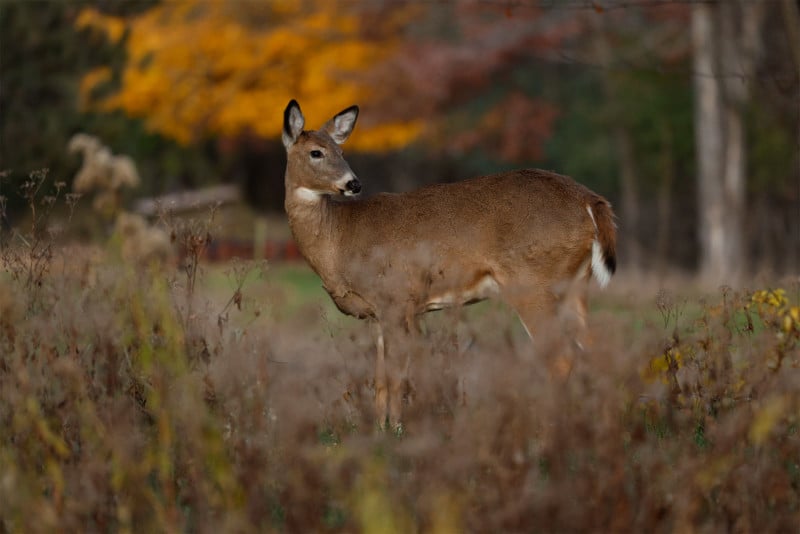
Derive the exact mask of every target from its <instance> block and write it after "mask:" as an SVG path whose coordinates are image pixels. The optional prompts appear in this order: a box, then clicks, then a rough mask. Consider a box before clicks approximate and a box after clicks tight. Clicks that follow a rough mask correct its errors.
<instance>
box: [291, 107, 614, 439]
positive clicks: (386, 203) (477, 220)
mask: <svg viewBox="0 0 800 534" xmlns="http://www.w3.org/2000/svg"><path fill="white" fill-rule="evenodd" d="M357 113H358V110H357V108H355V107H353V108H348V109H347V110H345V111H343V112H342V113H340V114H339V115H337V116H336V117H334V118H333V119H331V121H329V122H328V123H327V124H326V125H325V126H324V127H323V128H321V129H320V130H318V131H303V125H304V119H303V117H302V114H301V113H300V109H299V106H297V103H296V102H294V101H292V102H291V103H290V104H289V106H288V107H287V109H286V114H285V122H284V134H283V135H284V144H285V145H286V149H287V155H288V163H287V170H286V202H285V207H286V212H287V214H288V217H289V223H290V226H291V229H292V232H293V234H294V237H295V239H296V241H297V243H298V246H299V248H300V251H301V252H302V254H303V255H304V257H305V258H306V259H307V260H308V262H309V263H310V264H311V266H312V268H313V269H314V270H315V271H316V272H317V274H319V276H320V278H321V279H322V281H323V284H324V285H325V289H326V290H327V291H328V293H329V294H330V295H331V298H332V299H333V300H334V302H335V303H336V305H337V307H338V308H339V309H340V310H341V311H342V312H343V313H346V314H349V315H353V316H356V317H359V318H369V319H373V320H375V321H376V322H377V323H378V324H379V326H380V330H381V332H382V333H383V334H384V335H385V336H386V339H387V344H386V346H384V339H383V336H381V337H380V338H379V340H378V361H377V366H376V409H377V412H378V413H377V415H378V419H379V421H381V422H383V420H384V418H385V417H386V415H388V416H389V419H390V423H392V424H399V417H400V398H399V397H400V381H401V379H402V377H401V376H399V374H400V370H401V369H402V368H403V367H404V366H405V362H401V360H403V359H404V358H403V357H402V355H401V354H399V352H400V351H399V350H398V348H399V347H398V346H400V345H402V341H401V338H402V336H403V335H407V334H408V333H410V332H412V331H413V330H414V328H415V319H416V317H418V316H419V315H421V314H423V313H425V312H427V311H430V310H434V309H440V308H443V307H448V306H454V305H461V304H467V303H471V302H475V301H478V300H483V299H486V298H491V297H499V298H501V299H502V300H504V301H506V302H507V303H508V304H509V305H510V306H511V307H513V308H514V309H515V310H516V311H517V313H518V314H519V316H520V318H521V320H522V322H523V324H524V325H525V327H526V329H527V331H528V333H529V334H530V335H531V336H532V337H534V338H535V337H536V335H537V333H538V331H539V327H540V325H542V324H545V323H549V324H552V323H550V322H549V319H551V318H552V317H553V316H554V315H555V314H556V312H557V309H558V306H559V305H560V304H561V305H563V306H565V307H566V308H567V309H568V310H569V311H570V313H571V314H572V315H573V317H574V318H575V319H577V322H578V323H579V327H582V326H583V323H584V321H585V314H586V289H587V287H586V286H587V283H588V280H589V278H590V277H591V275H592V274H594V275H595V277H596V278H597V279H598V281H600V283H601V284H602V285H604V284H605V283H606V282H607V281H608V278H609V277H610V276H611V274H612V273H613V271H614V267H615V230H614V223H613V213H612V211H611V208H610V205H609V204H608V202H607V201H606V200H605V199H604V198H602V197H601V196H599V195H597V194H595V193H593V192H592V191H590V190H589V189H587V188H586V187H584V186H582V185H580V184H578V183H576V182H575V181H574V180H572V179H570V178H568V177H565V176H561V175H558V174H555V173H552V172H548V171H542V170H519V171H511V172H506V173H501V174H494V175H490V176H483V177H480V178H474V179H471V180H466V181H463V182H457V183H452V184H439V185H433V186H429V187H424V188H422V189H418V190H416V191H413V192H410V193H404V194H387V193H384V194H379V195H376V196H373V197H370V198H366V199H360V198H356V197H355V194H357V193H358V192H359V191H360V183H359V182H358V180H357V179H356V178H355V176H354V174H353V173H352V171H351V170H350V167H349V166H348V165H347V163H346V162H345V160H344V159H343V157H342V153H341V149H340V148H339V144H341V143H342V142H344V140H345V139H346V138H347V136H348V135H349V133H350V131H352V128H353V126H354V124H355V120H356V117H357ZM559 284H568V285H570V286H575V285H576V284H577V285H578V288H577V291H576V290H575V288H574V287H571V289H569V290H568V291H562V290H561V289H559V288H558V286H559ZM562 289H563V288H562ZM387 381H388V388H387Z"/></svg>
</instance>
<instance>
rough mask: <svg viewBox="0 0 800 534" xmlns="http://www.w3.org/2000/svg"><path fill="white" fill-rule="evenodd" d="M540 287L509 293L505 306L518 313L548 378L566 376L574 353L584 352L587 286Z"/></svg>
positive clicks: (570, 367)
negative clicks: (541, 359) (547, 372)
mask: <svg viewBox="0 0 800 534" xmlns="http://www.w3.org/2000/svg"><path fill="white" fill-rule="evenodd" d="M559 289H561V288H548V287H542V288H540V289H538V290H531V289H527V290H526V291H519V292H513V293H512V292H509V293H510V294H509V295H508V296H507V297H506V301H507V302H508V304H509V305H510V306H511V307H512V308H513V309H514V310H515V311H516V312H517V315H518V316H519V319H520V321H521V322H522V324H523V326H524V327H525V331H526V332H527V333H528V336H529V337H530V338H531V341H532V343H533V346H534V352H535V353H536V355H537V357H539V358H543V359H544V361H545V362H546V364H547V367H548V370H549V373H550V374H551V376H554V377H558V378H562V379H564V378H566V377H567V376H569V374H570V372H571V370H572V367H573V365H574V360H575V356H576V353H578V352H580V351H582V349H583V343H584V341H583V338H584V336H585V331H586V310H587V306H586V289H587V287H586V283H585V282H583V281H581V280H577V279H576V280H575V281H573V283H572V284H570V285H569V287H566V288H563V289H561V290H559Z"/></svg>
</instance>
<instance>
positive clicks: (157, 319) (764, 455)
mask: <svg viewBox="0 0 800 534" xmlns="http://www.w3.org/2000/svg"><path fill="white" fill-rule="evenodd" d="M59 254H60V253H59V251H56V252H55V254H54V256H53V259H51V260H49V261H51V262H52V265H53V268H52V269H51V270H50V272H49V274H44V275H42V276H41V277H40V278H38V279H37V278H34V279H33V280H32V282H29V281H27V279H26V278H24V277H17V278H16V279H15V278H14V277H13V276H11V274H9V273H5V274H3V275H2V277H0V354H2V355H1V356H0V396H1V397H0V428H2V431H0V518H1V519H0V530H2V531H9V532H43V531H53V530H62V531H83V532H93V531H109V530H110V531H128V532H152V531H188V532H218V531H235V532H239V531H253V530H260V531H286V532H324V531H333V532H336V531H347V532H352V531H364V532H414V531H426V532H461V531H471V532H500V531H502V532H530V531H545V532H565V531H582V532H583V531H591V532H609V531H639V532H641V531H648V532H667V531H681V532H683V531H689V530H692V529H696V530H701V531H719V530H734V531H740V532H751V531H755V530H758V531H762V532H765V531H774V532H785V531H789V530H792V529H793V528H795V527H796V525H797V524H798V520H800V493H799V492H800V435H798V423H799V422H798V416H800V388H798V385H799V383H800V377H798V365H800V344H799V343H798V340H799V339H800V317H798V312H799V310H798V307H797V306H798V300H797V286H796V285H795V286H789V285H787V284H784V285H785V286H786V287H785V289H786V291H785V292H781V291H762V292H756V293H753V292H752V291H733V290H729V289H720V290H714V291H712V292H711V294H709V295H705V296H701V294H700V292H699V291H697V290H694V289H691V286H690V285H688V284H686V283H684V282H682V281H676V282H674V283H673V287H672V288H671V289H669V290H667V291H662V292H660V293H659V292H658V290H657V287H658V284H657V283H650V282H648V283H645V282H641V283H634V282H631V281H629V280H626V277H625V275H624V273H621V275H620V276H619V277H618V278H617V279H615V281H614V282H613V283H612V288H611V290H610V291H607V292H605V293H599V292H597V294H595V295H593V303H592V312H591V317H590V322H591V326H590V329H591V339H592V345H591V347H590V348H589V349H588V350H587V352H586V354H584V355H583V357H582V358H581V359H580V361H579V362H578V363H577V364H576V366H575V368H574V369H573V371H572V373H571V375H570V376H569V378H568V379H567V380H566V382H554V381H553V380H551V379H550V378H549V376H548V374H547V373H546V372H545V367H544V365H543V364H542V361H543V360H542V357H534V356H533V355H532V354H531V353H530V352H531V351H530V345H529V342H528V340H527V338H526V337H525V334H524V332H523V330H522V328H521V327H520V326H519V325H518V323H517V321H516V319H515V318H514V317H513V315H512V314H511V313H510V312H509V311H508V310H507V309H506V308H504V307H503V306H502V305H499V304H494V303H482V304H480V305H476V306H472V307H469V308H467V309H464V310H456V311H454V312H452V313H451V312H443V313H437V314H434V315H431V316H430V317H429V319H428V320H427V321H426V327H425V330H426V335H425V339H423V340H421V341H420V345H419V346H417V347H409V350H412V351H414V354H415V358H414V361H413V364H412V365H413V366H412V371H411V380H410V383H409V387H408V391H407V395H406V401H407V406H406V407H405V412H404V414H405V424H406V432H405V434H404V435H402V436H395V435H393V434H391V433H387V432H381V431H379V430H378V429H377V428H376V426H375V424H374V422H373V421H372V420H371V417H372V416H371V413H372V412H371V403H372V395H373V390H372V380H371V378H372V372H373V371H372V358H373V351H374V346H373V341H372V339H371V337H370V330H369V328H367V327H366V325H364V324H363V323H360V322H358V321H354V320H351V319H348V318H345V317H342V316H341V315H340V314H339V313H338V312H337V311H336V309H335V308H334V307H333V306H332V304H331V303H330V302H329V300H328V297H327V295H326V294H325V293H324V291H323V290H322V289H321V288H320V286H319V283H318V281H317V280H316V279H315V276H314V275H313V273H311V272H310V271H309V270H308V269H307V268H305V267H304V266H302V265H300V266H298V265H267V266H262V265H258V264H251V263H245V262H234V263H231V264H228V265H222V266H220V265H212V266H208V265H201V267H200V270H199V271H198V273H197V280H196V286H195V289H194V292H193V293H192V295H191V298H189V297H188V294H189V293H190V291H189V290H188V286H189V284H190V283H189V278H188V277H187V276H186V274H184V273H183V272H181V271H180V270H178V269H176V268H175V267H168V268H163V269H159V268H144V267H135V266H133V265H130V264H125V263H123V262H120V261H118V260H114V259H113V257H114V254H113V253H111V254H108V255H107V256H106V257H104V258H105V259H99V260H98V259H97V258H95V260H92V261H90V260H89V259H88V256H87V258H82V257H81V255H80V254H74V253H72V254H71V255H70V257H69V261H68V262H65V263H64V265H67V264H68V265H69V268H57V266H58V262H59ZM109 258H112V259H109Z"/></svg>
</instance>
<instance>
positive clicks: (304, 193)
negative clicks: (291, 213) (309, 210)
mask: <svg viewBox="0 0 800 534" xmlns="http://www.w3.org/2000/svg"><path fill="white" fill-rule="evenodd" d="M294 198H295V199H296V200H299V201H300V202H317V201H319V199H320V198H322V193H320V192H319V191H314V190H313V189H309V188H308V187H296V188H295V190H294Z"/></svg>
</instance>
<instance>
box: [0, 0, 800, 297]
mask: <svg viewBox="0 0 800 534" xmlns="http://www.w3.org/2000/svg"><path fill="white" fill-rule="evenodd" d="M798 11H799V9H798V2H797V1H796V0H763V1H762V0H729V1H719V2H714V1H702V2H691V1H686V0H684V1H680V0H678V1H662V0H641V1H622V0H541V1H535V0H497V1H494V0H481V1H468V0H464V1H445V2H429V1H409V2H391V1H377V0H369V1H364V2H332V1H329V0H275V1H263V2H262V1H258V2H256V1H238V0H229V1H215V0H181V1H178V2H173V1H156V0H137V1H131V2H128V1H118V0H93V1H73V0H70V1H64V2H56V1H22V0H2V1H0V120H1V121H2V124H1V125H0V127H1V128H2V132H1V134H0V135H1V137H0V142H1V143H2V145H0V170H5V171H7V172H6V173H5V175H4V177H3V178H2V182H1V183H0V195H2V196H4V197H6V202H7V203H8V206H7V210H6V212H7V213H6V219H5V220H4V221H3V224H4V225H11V224H14V223H15V221H16V220H17V219H18V218H19V217H22V214H23V213H24V210H23V205H22V201H21V200H19V199H17V198H16V197H15V195H13V194H12V193H13V192H14V191H15V190H16V189H18V188H19V185H20V184H21V183H22V182H23V181H24V180H25V178H26V177H27V176H28V174H29V173H30V172H31V171H35V170H38V169H42V168H48V169H50V171H49V172H50V176H51V177H53V178H54V179H56V180H63V181H66V182H67V183H70V182H71V181H72V179H73V177H74V175H75V173H76V171H77V170H78V168H79V166H80V163H81V160H80V157H79V156H78V155H76V154H72V153H70V152H69V151H68V149H67V146H68V142H69V139H70V138H71V137H72V136H73V135H74V134H76V133H78V132H86V133H89V134H92V135H95V136H97V137H98V138H99V139H101V140H102V142H103V143H105V144H107V145H108V146H109V147H110V148H111V150H112V151H113V152H114V153H116V154H127V155H129V156H131V157H132V158H133V160H134V161H135V163H136V165H137V167H138V170H139V175H140V177H141V181H142V185H141V187H140V188H139V189H138V190H136V191H135V192H134V193H129V195H130V197H129V198H126V201H127V202H128V203H131V202H132V201H133V198H132V195H134V194H135V195H136V196H157V195H162V194H165V193H168V192H174V191H180V190H185V189H194V188H199V187H204V186H208V185H213V184H220V183H228V184H235V185H236V186H238V187H239V188H241V191H242V193H243V198H244V199H245V200H246V202H247V204H248V205H249V210H252V211H251V212H252V213H262V214H263V213H266V214H278V215H279V214H280V213H281V211H282V206H283V170H284V164H285V160H284V154H283V148H282V146H281V144H280V140H279V137H280V127H281V121H282V112H283V109H284V107H285V106H286V103H287V102H288V101H289V100H290V99H291V98H296V99H297V100H298V101H299V102H300V104H301V105H302V106H303V110H304V112H305V114H306V117H307V118H308V120H309V121H310V124H309V126H310V127H312V128H316V127H318V126H319V125H321V124H322V122H323V121H325V120H326V119H327V118H329V117H330V116H331V115H332V114H333V113H335V112H337V111H339V110H341V109H343V108H345V107H347V106H349V105H351V104H354V103H355V104H359V105H360V106H361V116H360V121H359V125H358V127H357V128H356V132H355V133H354V135H353V137H352V138H351V140H350V141H349V142H348V145H347V146H345V149H346V151H347V154H348V159H349V160H350V162H351V166H352V167H353V169H354V170H355V172H356V173H357V174H358V175H359V177H360V178H361V179H362V182H363V183H364V185H365V188H366V193H367V194H370V193H374V192H376V191H381V190H383V191H404V190H409V189H413V188H416V187H418V186H421V185H423V184H427V183H432V182H442V181H455V180H459V179H463V178H467V177H470V176H473V175H476V174H486V173H490V172H494V171H498V170H503V169H507V168H512V167H523V166H535V167H541V168H545V169H551V170H555V171H557V172H560V173H563V174H568V175H571V176H573V177H574V178H575V179H576V180H578V181H579V182H582V183H584V184H586V185H588V186H589V187H591V188H592V189H594V190H596V191H597V192H599V193H601V194H603V195H604V196H606V197H608V198H609V199H610V200H611V201H612V202H613V204H614V205H615V207H616V210H617V213H618V215H619V229H620V235H621V247H620V248H621V261H622V264H623V267H624V268H625V269H628V270H630V271H636V270H638V271H657V272H666V271H667V270H672V269H680V270H684V271H692V272H698V273H700V274H702V275H705V276H706V277H708V278H709V279H712V280H714V281H716V282H722V281H735V280H736V279H737V278H741V277H742V276H747V275H752V274H755V273H760V272H770V273H779V274H780V273H787V272H788V273H797V272H798V270H799V269H798V265H799V264H800V161H799V154H800V151H799V150H798V142H799V140H798V134H799V133H800V100H799V95H800V83H799V80H800V16H799V15H798ZM276 217H277V216H276Z"/></svg>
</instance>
